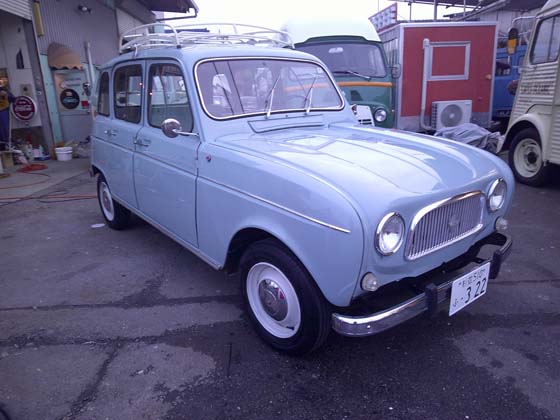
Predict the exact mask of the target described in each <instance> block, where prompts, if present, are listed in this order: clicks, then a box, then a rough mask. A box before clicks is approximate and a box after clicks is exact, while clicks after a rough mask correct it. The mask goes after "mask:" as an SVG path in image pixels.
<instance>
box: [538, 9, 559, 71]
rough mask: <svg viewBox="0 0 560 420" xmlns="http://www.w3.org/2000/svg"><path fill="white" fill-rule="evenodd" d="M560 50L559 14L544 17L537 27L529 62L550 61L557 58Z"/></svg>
mask: <svg viewBox="0 0 560 420" xmlns="http://www.w3.org/2000/svg"><path fill="white" fill-rule="evenodd" d="M559 51H560V16H553V17H550V18H547V19H544V20H543V21H541V22H540V23H539V26H538V27H537V34H536V36H535V42H534V44H533V50H532V51H531V63H533V64H540V63H550V62H552V61H556V60H557V59H558V53H559Z"/></svg>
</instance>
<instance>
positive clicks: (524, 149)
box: [508, 128, 550, 187]
mask: <svg viewBox="0 0 560 420" xmlns="http://www.w3.org/2000/svg"><path fill="white" fill-rule="evenodd" d="M508 157H509V166H510V167H511V168H512V169H513V174H514V175H515V178H516V179H517V180H518V181H519V182H521V183H522V184H527V185H530V186H532V187H540V186H541V185H543V184H544V183H545V182H546V181H547V178H548V175H549V173H550V165H547V166H545V165H544V161H543V152H542V146H541V139H540V136H539V133H538V132H537V130H536V129H534V128H525V129H523V130H521V131H520V132H519V133H517V134H516V135H515V137H514V138H513V141H512V142H511V146H510V148H509V156H508Z"/></svg>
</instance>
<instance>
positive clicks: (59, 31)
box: [0, 0, 119, 65]
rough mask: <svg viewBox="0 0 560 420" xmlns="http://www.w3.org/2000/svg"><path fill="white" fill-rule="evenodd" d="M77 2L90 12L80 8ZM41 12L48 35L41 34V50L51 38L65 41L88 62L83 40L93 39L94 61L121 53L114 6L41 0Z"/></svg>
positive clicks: (93, 0)
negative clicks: (79, 9) (89, 11)
mask: <svg viewBox="0 0 560 420" xmlns="http://www.w3.org/2000/svg"><path fill="white" fill-rule="evenodd" d="M0 1H2V0H0ZM78 4H81V5H84V6H87V7H89V8H90V9H91V13H87V12H86V13H84V12H80V11H78ZM40 5H41V16H42V18H43V25H44V27H45V35H44V36H41V37H38V39H37V40H38V44H39V53H40V54H46V53H47V49H48V47H49V45H50V43H51V42H58V43H60V44H65V45H67V46H68V47H70V48H71V49H73V50H74V51H75V52H76V53H77V54H79V55H80V58H81V61H82V62H87V58H86V54H85V49H84V42H86V41H89V42H91V54H92V61H93V63H94V64H96V65H100V64H103V63H105V62H106V61H108V60H110V59H111V58H113V57H115V56H116V55H118V39H119V38H118V37H119V35H118V33H117V18H116V14H115V10H114V9H112V8H110V7H108V6H105V4H104V2H101V1H96V0H80V2H77V1H75V0H58V1H42V2H41V3H40Z"/></svg>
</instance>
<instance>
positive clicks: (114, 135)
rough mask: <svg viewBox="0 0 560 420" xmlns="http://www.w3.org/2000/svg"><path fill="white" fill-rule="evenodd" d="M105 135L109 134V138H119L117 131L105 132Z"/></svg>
mask: <svg viewBox="0 0 560 420" xmlns="http://www.w3.org/2000/svg"><path fill="white" fill-rule="evenodd" d="M103 133H104V134H107V135H108V136H109V137H116V136H117V132H116V131H115V130H111V129H109V130H103Z"/></svg>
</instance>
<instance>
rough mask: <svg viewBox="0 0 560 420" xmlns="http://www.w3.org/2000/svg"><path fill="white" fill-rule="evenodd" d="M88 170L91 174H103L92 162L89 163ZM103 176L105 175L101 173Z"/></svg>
mask: <svg viewBox="0 0 560 420" xmlns="http://www.w3.org/2000/svg"><path fill="white" fill-rule="evenodd" d="M90 172H91V176H96V175H103V172H101V169H99V168H98V167H97V166H95V165H93V164H92V165H91V169H90ZM103 176H105V175H103Z"/></svg>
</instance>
